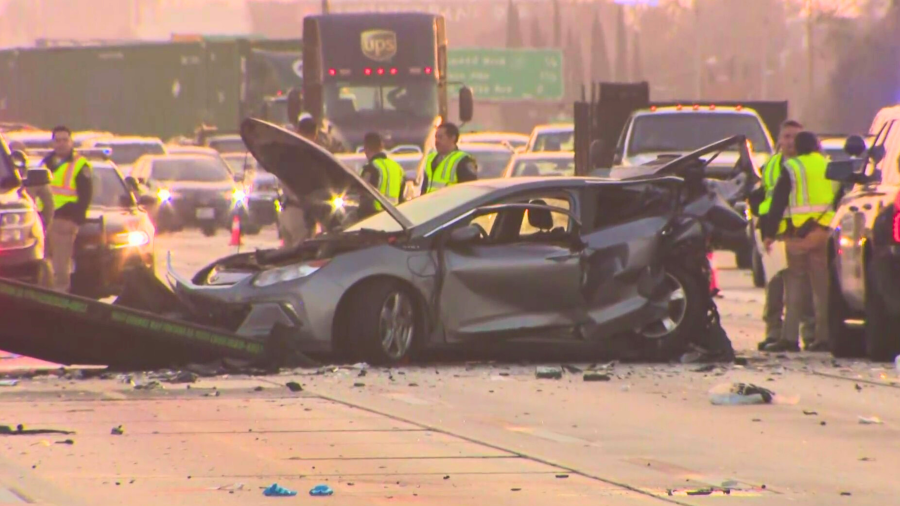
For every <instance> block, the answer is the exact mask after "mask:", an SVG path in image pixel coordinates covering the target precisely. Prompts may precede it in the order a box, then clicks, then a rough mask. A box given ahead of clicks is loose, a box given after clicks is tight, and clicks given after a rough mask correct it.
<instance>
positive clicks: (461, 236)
mask: <svg viewBox="0 0 900 506" xmlns="http://www.w3.org/2000/svg"><path fill="white" fill-rule="evenodd" d="M479 237H481V229H480V228H478V227H476V226H475V225H466V226H465V227H459V228H456V229H453V230H452V231H451V232H450V240H449V243H450V244H469V243H471V242H473V241H476V240H477V239H478V238H479Z"/></svg>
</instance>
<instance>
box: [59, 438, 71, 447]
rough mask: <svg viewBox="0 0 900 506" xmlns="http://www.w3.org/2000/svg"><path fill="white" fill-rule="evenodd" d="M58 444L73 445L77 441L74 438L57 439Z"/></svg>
mask: <svg viewBox="0 0 900 506" xmlns="http://www.w3.org/2000/svg"><path fill="white" fill-rule="evenodd" d="M56 444H58V445H70V446H71V445H73V444H75V441H74V440H72V439H65V440H63V441H57V442H56Z"/></svg>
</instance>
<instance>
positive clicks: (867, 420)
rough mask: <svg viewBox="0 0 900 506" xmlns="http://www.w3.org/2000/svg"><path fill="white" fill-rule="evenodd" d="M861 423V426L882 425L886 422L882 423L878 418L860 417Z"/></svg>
mask: <svg viewBox="0 0 900 506" xmlns="http://www.w3.org/2000/svg"><path fill="white" fill-rule="evenodd" d="M859 423H860V424H861V425H881V424H883V423H884V422H882V421H881V419H880V418H878V417H877V416H868V417H866V416H860V417H859Z"/></svg>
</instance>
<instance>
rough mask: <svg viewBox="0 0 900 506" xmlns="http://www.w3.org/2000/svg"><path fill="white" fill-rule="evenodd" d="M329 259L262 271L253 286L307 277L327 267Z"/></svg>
mask: <svg viewBox="0 0 900 506" xmlns="http://www.w3.org/2000/svg"><path fill="white" fill-rule="evenodd" d="M328 262H329V261H328V260H316V261H313V262H306V263H302V264H296V265H288V266H287V267H279V268H277V269H270V270H268V271H265V272H261V273H260V274H259V275H257V276H256V278H255V279H254V280H253V286H258V287H263V286H271V285H274V284H277V283H284V282H286V281H293V280H295V279H300V278H305V277H307V276H310V275H312V274H314V273H315V272H316V271H318V270H319V269H321V268H322V267H325V265H327V264H328Z"/></svg>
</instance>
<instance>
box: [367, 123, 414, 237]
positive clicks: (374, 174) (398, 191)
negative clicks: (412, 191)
mask: <svg viewBox="0 0 900 506" xmlns="http://www.w3.org/2000/svg"><path fill="white" fill-rule="evenodd" d="M363 152H364V153H365V154H366V160H367V162H366V164H365V165H364V166H363V168H362V173H361V174H360V176H361V177H362V178H363V179H365V180H366V182H367V183H369V184H370V185H372V187H373V188H375V189H377V190H378V191H379V192H381V194H382V195H384V196H385V197H387V199H388V200H389V201H390V202H391V203H392V204H399V203H400V202H403V189H404V188H406V176H405V174H404V173H403V167H401V166H400V164H398V163H397V162H395V161H393V160H391V159H390V158H389V157H388V155H387V153H385V152H384V141H383V140H382V139H381V135H379V134H378V133H377V132H369V133H367V134H366V136H365V138H364V139H363ZM383 175H386V176H387V178H384V177H382V176H383ZM394 179H396V181H394ZM359 200H360V201H359V210H358V211H357V218H359V219H362V218H365V217H367V216H371V215H373V214H375V213H377V212H379V211H381V205H380V204H379V203H378V202H376V201H375V199H374V198H372V197H371V195H369V194H368V193H365V192H364V193H363V194H362V195H360V198H359Z"/></svg>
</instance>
